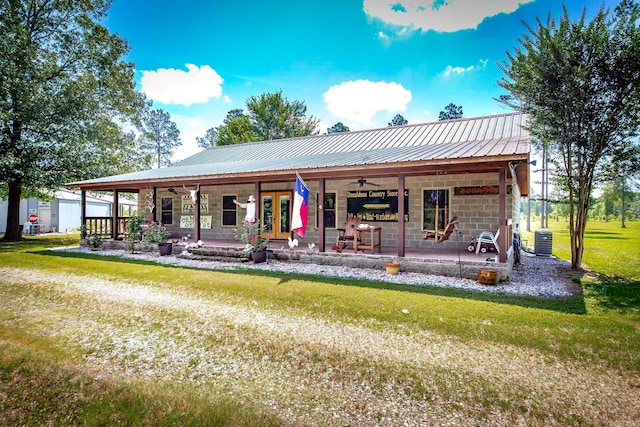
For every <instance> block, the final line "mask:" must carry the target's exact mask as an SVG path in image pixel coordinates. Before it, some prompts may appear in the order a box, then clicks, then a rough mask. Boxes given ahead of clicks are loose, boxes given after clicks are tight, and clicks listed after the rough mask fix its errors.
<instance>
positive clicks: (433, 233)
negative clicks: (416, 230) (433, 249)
mask: <svg viewBox="0 0 640 427" xmlns="http://www.w3.org/2000/svg"><path fill="white" fill-rule="evenodd" d="M457 221H458V217H457V216H452V217H451V219H450V220H449V222H448V223H447V226H446V227H445V228H444V230H439V229H438V228H437V224H436V229H435V230H426V231H425V232H424V238H425V239H433V240H434V242H435V243H440V242H444V241H445V240H448V239H449V236H451V234H452V233H453V231H454V230H455V229H456V223H457Z"/></svg>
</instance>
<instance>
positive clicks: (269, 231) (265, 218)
mask: <svg viewBox="0 0 640 427" xmlns="http://www.w3.org/2000/svg"><path fill="white" fill-rule="evenodd" d="M260 201H261V205H262V208H261V209H262V216H261V218H260V221H262V230H263V232H264V236H265V237H268V238H270V239H287V238H288V237H289V236H291V207H292V204H291V191H273V192H263V193H261V194H260Z"/></svg>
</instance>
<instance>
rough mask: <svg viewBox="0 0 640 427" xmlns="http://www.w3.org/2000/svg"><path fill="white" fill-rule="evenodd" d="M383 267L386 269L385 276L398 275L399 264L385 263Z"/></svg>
mask: <svg viewBox="0 0 640 427" xmlns="http://www.w3.org/2000/svg"><path fill="white" fill-rule="evenodd" d="M384 266H385V268H386V269H387V274H398V270H399V269H400V263H399V262H385V263H384Z"/></svg>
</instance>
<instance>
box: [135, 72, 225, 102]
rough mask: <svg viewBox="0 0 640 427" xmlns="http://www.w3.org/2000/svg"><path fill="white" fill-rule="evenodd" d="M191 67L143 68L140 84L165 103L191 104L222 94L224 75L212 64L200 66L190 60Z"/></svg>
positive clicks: (149, 95) (150, 94)
mask: <svg viewBox="0 0 640 427" xmlns="http://www.w3.org/2000/svg"><path fill="white" fill-rule="evenodd" d="M186 68H187V71H184V70H176V69H175V68H159V69H158V70H155V71H153V70H152V71H143V72H142V78H141V79H140V84H141V85H142V92H144V93H145V94H146V95H147V98H150V99H152V100H154V101H158V102H160V103H162V104H167V105H169V104H180V105H186V106H189V105H191V104H200V103H205V102H207V101H209V99H211V98H219V97H220V96H221V95H222V82H223V81H224V80H223V79H222V77H220V75H219V74H218V73H216V71H215V70H214V69H213V68H211V67H210V66H208V65H203V66H202V67H198V66H197V65H193V64H186Z"/></svg>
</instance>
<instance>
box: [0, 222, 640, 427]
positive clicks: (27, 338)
mask: <svg viewBox="0 0 640 427" xmlns="http://www.w3.org/2000/svg"><path fill="white" fill-rule="evenodd" d="M597 225H598V227H594V228H593V229H591V228H590V230H589V231H590V239H593V241H594V243H595V242H599V241H601V240H603V239H602V238H600V239H598V238H597V236H607V239H608V240H617V241H619V242H620V244H619V245H618V246H615V248H616V249H612V251H613V252H614V253H615V254H616V255H617V256H618V257H621V256H624V257H627V256H628V257H633V254H631V255H627V254H626V253H624V252H625V251H626V250H627V249H631V250H632V251H633V253H635V257H636V259H637V255H638V250H637V248H636V247H635V245H634V244H633V241H634V240H635V243H636V245H637V243H638V242H639V241H640V238H638V227H637V224H635V223H633V224H632V223H630V224H629V228H628V229H627V230H622V231H621V230H616V229H615V227H613V226H612V225H611V224H602V226H600V224H597ZM561 228H562V227H558V230H556V229H554V245H553V248H554V253H556V254H557V255H561V254H562V253H563V252H562V251H564V250H566V246H567V245H568V238H567V237H566V232H565V233H564V234H563V232H562V230H561ZM602 233H606V234H602ZM611 236H613V237H611ZM563 239H564V240H566V242H565V243H563ZM74 241H77V236H75V237H67V238H66V240H65V238H61V237H51V236H48V237H38V238H29V239H27V240H26V241H24V242H21V243H19V244H2V243H0V413H2V414H5V415H6V416H5V417H4V418H2V419H0V425H42V424H52V425H78V424H89V425H114V424H115V425H117V424H128V425H131V424H133V425H138V424H142V425H229V426H237V425H246V426H253V425H326V426H333V425H347V424H348V425H353V426H355V425H374V424H386V425H401V424H403V423H404V424H408V425H418V424H425V425H440V424H446V423H448V424H451V425H514V424H524V425H578V426H581V425H634V424H636V425H637V424H638V423H640V411H639V409H638V408H640V393H638V390H640V284H639V282H638V280H637V266H635V265H633V266H629V265H625V266H616V267H610V266H609V265H608V263H607V260H606V259H602V258H603V254H605V253H607V252H606V251H600V250H588V251H587V252H588V254H589V258H587V257H586V256H585V262H586V260H587V259H588V260H589V262H590V263H591V264H590V267H591V268H593V269H594V271H595V272H597V273H605V274H607V275H610V276H606V277H605V276H595V278H592V277H591V276H590V278H589V279H587V278H584V279H582V281H583V287H584V289H585V293H584V295H583V296H581V297H577V298H572V299H568V300H545V299H539V298H523V297H512V296H508V295H493V294H491V295H489V294H483V293H472V292H463V291H459V290H447V289H442V288H437V289H436V288H422V287H420V288H417V287H412V286H399V285H392V284H380V283H373V282H366V281H345V280H337V279H324V278H320V277H304V276H293V275H286V274H281V273H271V274H265V273H260V272H257V271H250V270H239V271H232V272H218V271H208V270H199V269H187V268H176V267H167V266H161V265H156V264H155V263H151V262H142V261H127V260H123V259H120V258H116V257H103V256H99V255H92V254H77V253H60V252H51V251H49V250H47V247H51V246H64V245H69V244H72V243H74ZM530 241H531V242H532V241H533V240H532V239H531V240H530ZM588 244H589V243H588ZM563 245H564V246H565V248H563ZM608 245H609V242H607V243H605V244H600V247H602V246H608ZM625 259H626V261H625V263H627V264H628V263H631V262H632V261H629V260H630V259H631V258H625ZM593 266H599V267H598V268H599V269H600V270H599V271H597V270H595V268H594V267H593ZM626 271H631V273H630V274H629V275H627V276H625V272H626ZM620 276H623V277H620Z"/></svg>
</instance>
